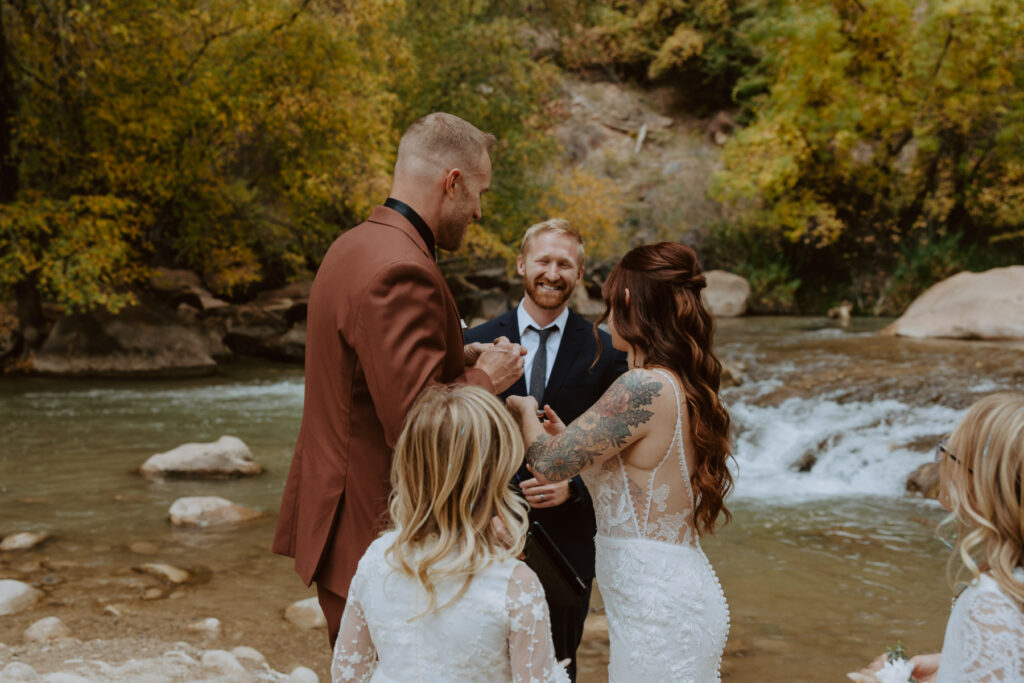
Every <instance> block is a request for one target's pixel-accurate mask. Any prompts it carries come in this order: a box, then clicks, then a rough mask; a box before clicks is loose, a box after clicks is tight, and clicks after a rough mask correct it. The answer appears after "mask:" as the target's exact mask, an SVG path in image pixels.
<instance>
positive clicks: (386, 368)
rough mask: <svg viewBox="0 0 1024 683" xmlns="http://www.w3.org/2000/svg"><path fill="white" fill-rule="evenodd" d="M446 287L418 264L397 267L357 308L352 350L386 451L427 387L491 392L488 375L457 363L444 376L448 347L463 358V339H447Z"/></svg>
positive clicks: (370, 287) (373, 284)
mask: <svg viewBox="0 0 1024 683" xmlns="http://www.w3.org/2000/svg"><path fill="white" fill-rule="evenodd" d="M444 286H445V285H444V282H443V280H440V278H439V277H438V275H437V274H436V273H431V272H430V271H428V270H426V269H425V268H423V266H422V265H420V264H418V263H415V262H407V261H403V262H396V263H392V264H390V265H388V266H387V267H385V268H384V270H382V271H381V272H380V274H379V275H378V277H376V278H374V281H373V282H371V283H370V284H369V285H368V286H367V288H366V291H365V295H364V297H363V300H362V301H361V302H360V303H359V311H358V313H357V322H356V325H357V333H356V335H355V339H354V340H353V346H354V347H355V351H356V354H357V355H358V356H359V358H360V360H361V361H362V363H363V367H364V371H365V373H366V382H367V385H368V386H369V389H370V395H371V396H372V397H373V404H374V407H375V409H376V411H377V416H378V418H379V419H380V422H381V425H383V427H384V437H385V440H386V441H387V444H388V446H391V447H394V445H395V442H396V441H397V440H398V435H399V433H400V432H401V430H402V425H403V423H404V421H405V416H406V413H408V412H409V408H410V407H411V406H412V403H413V401H415V400H416V397H417V396H419V394H420V392H421V391H422V390H423V388H424V387H426V386H427V385H428V384H434V383H444V382H449V383H451V382H468V383H470V384H477V385H479V386H482V387H484V388H485V389H487V390H488V391H493V390H494V388H493V385H492V384H491V381H490V378H489V377H488V376H487V374H486V373H484V372H483V371H481V370H475V369H472V368H465V367H464V366H462V364H461V363H460V366H461V369H462V370H463V372H462V373H461V374H460V375H458V376H457V377H452V378H446V377H444V368H445V361H446V357H447V356H448V354H449V353H451V352H452V350H451V349H449V344H458V356H459V358H460V359H461V358H463V351H462V338H461V337H457V338H456V339H447V338H446V334H445V321H446V319H447V317H446V316H448V315H454V312H453V311H449V310H448V307H449V303H448V298H447V297H446V296H445V294H446V292H445V291H444V290H442V289H441V288H442V287H444Z"/></svg>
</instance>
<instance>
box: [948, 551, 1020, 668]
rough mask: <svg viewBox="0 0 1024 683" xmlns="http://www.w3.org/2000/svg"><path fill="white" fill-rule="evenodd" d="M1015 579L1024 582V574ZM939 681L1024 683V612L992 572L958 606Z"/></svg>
mask: <svg viewBox="0 0 1024 683" xmlns="http://www.w3.org/2000/svg"><path fill="white" fill-rule="evenodd" d="M1015 576H1016V578H1017V579H1018V580H1019V581H1024V571H1022V570H1020V569H1018V570H1017V571H1016V572H1015ZM937 681H938V683H966V682H967V681H970V683H1024V612H1022V611H1021V608H1020V606H1019V605H1017V604H1016V603H1015V602H1014V601H1013V600H1012V599H1011V598H1010V597H1009V596H1007V595H1006V594H1005V593H1004V592H1003V591H1002V589H1000V588H999V584H998V583H996V582H995V580H994V579H993V578H992V577H990V576H989V575H987V574H982V575H981V577H980V578H979V579H978V580H977V581H975V582H973V583H972V584H971V585H970V586H968V587H967V589H966V590H964V592H963V593H961V594H960V597H959V598H957V600H956V604H955V605H954V606H953V611H952V613H950V615H949V622H948V623H947V624H946V636H945V639H944V640H943V643H942V663H941V664H940V665H939V676H938V679H937Z"/></svg>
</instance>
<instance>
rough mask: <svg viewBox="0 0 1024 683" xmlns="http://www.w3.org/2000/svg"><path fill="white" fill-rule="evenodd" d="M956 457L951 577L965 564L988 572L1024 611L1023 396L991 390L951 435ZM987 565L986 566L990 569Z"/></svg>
mask: <svg viewBox="0 0 1024 683" xmlns="http://www.w3.org/2000/svg"><path fill="white" fill-rule="evenodd" d="M948 448H949V451H951V452H952V453H954V454H955V455H956V458H957V461H955V462H954V461H953V460H952V459H951V458H950V459H949V462H944V463H943V464H942V466H943V467H945V468H948V469H946V474H948V476H947V477H946V482H945V486H946V490H947V493H948V494H949V501H950V509H951V511H952V515H951V516H952V518H953V520H952V521H955V523H956V524H957V527H958V529H957V540H956V545H955V546H954V553H953V555H952V557H950V566H949V569H950V575H951V578H953V577H954V576H955V574H956V573H957V572H956V570H957V569H958V568H959V567H958V565H959V566H960V567H966V568H967V570H968V571H969V572H970V574H971V575H972V578H976V577H977V576H978V575H979V574H981V572H982V571H983V570H984V571H987V572H988V574H989V575H990V576H991V577H992V578H993V579H995V581H996V583H998V584H999V587H1000V588H1001V589H1002V590H1003V593H1005V594H1006V595H1007V596H1008V597H1010V598H1011V599H1013V600H1014V601H1016V603H1017V605H1018V606H1019V607H1021V608H1022V609H1024V582H1022V581H1021V580H1020V579H1018V578H1017V577H1015V576H1014V571H1015V570H1017V569H1019V568H1021V567H1024V498H1022V493H1024V492H1022V490H1021V485H1022V478H1024V394H1011V393H1003V394H992V395H990V396H986V397H985V398H982V399H980V400H978V401H977V402H976V403H975V404H974V405H973V406H971V408H970V410H968V411H967V414H966V415H964V417H963V419H962V420H961V421H960V423H959V424H958V425H957V426H956V428H955V429H954V430H953V433H952V434H951V435H950V437H949V443H948ZM986 565H987V568H986Z"/></svg>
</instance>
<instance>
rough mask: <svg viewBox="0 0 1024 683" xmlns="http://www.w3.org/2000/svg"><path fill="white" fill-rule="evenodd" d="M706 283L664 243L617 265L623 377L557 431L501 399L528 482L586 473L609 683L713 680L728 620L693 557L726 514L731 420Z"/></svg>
mask: <svg viewBox="0 0 1024 683" xmlns="http://www.w3.org/2000/svg"><path fill="white" fill-rule="evenodd" d="M705 285H706V282H705V279H704V276H703V275H702V274H701V272H700V267H699V266H698V264H697V255H696V253H695V252H694V251H693V249H691V248H690V247H687V246H685V245H682V244H677V243H673V242H662V243H659V244H652V245H645V246H640V247H637V248H635V249H633V250H632V251H630V252H629V253H628V254H626V255H625V256H624V257H623V258H622V260H621V261H620V262H619V264H618V265H617V266H616V267H615V269H614V270H613V271H612V273H611V275H610V276H609V278H608V280H607V282H606V283H605V286H604V292H603V296H604V300H605V306H606V308H605V314H604V317H603V318H602V321H605V320H606V321H607V323H608V327H609V329H610V331H611V335H612V342H613V344H614V345H615V348H617V349H620V350H622V351H626V352H627V353H628V357H629V368H630V370H629V371H628V372H627V373H626V374H624V375H622V376H621V377H620V378H619V379H618V380H617V381H616V382H615V383H614V384H613V385H612V386H611V387H609V388H608V391H607V392H605V394H604V395H603V396H602V397H601V399H600V400H599V401H598V402H597V403H596V404H594V406H593V407H592V408H591V409H590V410H588V411H587V412H586V413H584V414H583V415H581V416H580V417H579V418H578V419H576V420H575V421H574V422H572V423H571V424H570V425H568V426H566V425H564V424H562V422H561V421H560V420H559V419H558V416H557V415H556V414H555V413H554V411H552V410H551V408H550V406H545V407H544V413H545V415H546V418H547V419H546V421H544V422H541V420H540V419H539V418H538V417H537V405H536V402H535V401H534V399H533V398H532V397H529V396H527V397H510V398H509V399H508V401H507V403H508V405H509V407H510V409H512V411H513V413H514V414H515V415H516V416H517V418H518V421H519V423H520V426H521V428H522V431H523V437H524V440H525V442H526V443H527V444H528V449H527V454H526V459H527V462H528V463H529V465H530V467H531V468H532V469H533V470H535V472H536V474H537V477H538V479H546V480H548V481H552V482H553V481H561V480H563V479H568V478H569V477H571V476H573V475H575V474H577V473H579V472H582V473H583V479H584V481H585V482H586V485H587V488H588V489H589V490H590V493H591V496H592V497H593V499H594V508H595V512H596V516H597V536H596V537H595V544H596V548H597V582H598V585H599V586H600V587H601V595H602V597H603V598H604V603H605V609H606V613H607V616H608V634H609V639H610V653H609V654H610V657H609V663H608V678H609V681H610V682H611V683H617V682H618V683H622V682H625V681H639V680H652V681H653V680H657V681H680V682H681V681H691V682H693V683H697V682H700V683H705V682H707V681H717V680H720V674H719V668H720V666H721V659H722V651H723V649H724V648H725V640H726V637H727V635H728V632H729V608H728V605H727V603H726V601H725V596H724V594H723V593H722V589H721V586H720V585H719V583H718V578H717V577H716V576H715V572H714V570H713V569H712V567H711V564H710V562H708V559H707V556H706V555H705V554H704V551H703V550H702V549H701V547H700V538H701V537H702V536H703V535H704V534H710V533H713V532H714V530H715V526H716V524H717V522H718V521H719V518H720V517H723V518H724V519H725V520H726V521H728V519H729V517H730V514H729V511H728V509H727V508H726V506H725V496H726V495H727V494H728V493H729V491H730V490H731V489H732V475H731V474H730V472H729V468H728V465H727V460H728V458H729V457H730V455H731V454H730V446H729V414H728V412H726V410H725V407H724V406H723V405H722V403H721V401H720V400H719V398H718V389H719V383H720V379H721V374H722V366H721V364H720V363H719V362H718V359H717V358H715V355H714V353H713V352H712V349H711V343H712V334H713V321H712V318H711V315H710V313H709V312H708V310H707V308H706V307H705V306H704V304H703V302H702V301H701V295H700V292H701V290H702V289H703V288H704V287H705Z"/></svg>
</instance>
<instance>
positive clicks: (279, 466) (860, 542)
mask: <svg viewBox="0 0 1024 683" xmlns="http://www.w3.org/2000/svg"><path fill="white" fill-rule="evenodd" d="M884 322H885V321H878V320H863V321H858V320H855V321H854V322H853V324H852V325H851V326H849V327H845V328H843V327H839V326H838V325H837V324H836V323H834V322H832V321H828V320H826V319H816V318H741V319H733V320H723V321H721V323H720V327H719V332H718V338H717V344H718V354H719V356H720V357H721V358H722V359H724V360H725V361H726V363H727V364H728V365H730V366H731V367H733V368H734V369H736V370H738V372H739V376H740V378H741V383H740V384H739V385H738V386H732V387H729V388H727V389H725V390H724V392H723V396H724V398H725V400H726V401H727V403H728V407H729V409H730V411H731V414H732V417H733V421H734V449H735V455H736V463H735V465H736V468H735V472H736V482H737V483H736V490H735V492H734V494H733V496H732V497H731V499H730V501H729V505H730V508H731V510H732V512H733V514H734V519H733V521H732V522H731V523H730V524H728V525H726V526H724V527H722V528H721V530H720V531H719V533H718V534H716V535H715V536H714V537H711V538H708V539H705V541H704V547H705V549H706V551H707V553H708V556H709V557H710V558H711V561H712V563H713V565H714V566H715V567H716V569H717V571H718V573H719V576H720V578H721V582H722V585H723V588H724V590H725V593H726V596H727V598H728V600H729V603H730V607H731V617H732V630H731V634H730V640H729V646H728V649H727V653H726V658H725V662H724V666H723V673H724V676H725V679H726V680H728V681H751V682H753V681H808V682H810V681H826V680H845V679H844V677H843V674H844V673H845V672H846V671H850V670H854V669H856V668H859V666H861V665H862V664H863V663H865V662H866V661H867V660H869V659H871V658H872V657H874V655H875V654H877V653H879V652H881V651H883V650H884V649H885V647H886V646H887V645H894V644H895V643H896V641H897V639H899V640H900V641H902V642H903V644H904V645H905V647H906V648H907V650H908V651H910V652H912V653H916V652H924V651H932V650H935V649H937V648H939V647H940V646H941V640H942V633H943V629H944V625H945V620H946V617H947V614H948V610H949V605H950V598H951V594H952V593H951V589H950V587H949V585H948V583H947V582H946V579H945V576H944V563H945V559H946V557H947V554H948V551H947V550H946V548H945V547H944V546H943V545H942V543H941V541H940V540H939V538H938V534H937V531H936V525H937V524H938V523H939V522H940V521H941V520H942V519H943V517H944V513H943V511H942V510H941V509H940V508H939V507H938V505H937V504H936V503H934V502H933V501H927V500H923V499H920V498H915V497H911V496H909V495H908V494H906V493H905V492H904V482H905V479H906V476H907V474H908V473H909V472H911V471H912V470H914V469H915V468H916V467H917V466H919V465H920V464H922V463H924V462H927V461H929V460H930V459H931V457H932V449H933V448H934V443H935V442H936V441H937V440H938V439H939V438H940V437H941V436H942V435H944V434H946V433H947V432H948V431H949V430H950V429H951V428H952V426H953V425H954V424H955V422H956V420H957V419H958V418H959V416H960V415H962V414H963V411H964V410H965V408H966V407H967V406H968V405H970V403H971V402H972V401H973V400H975V399H976V398H978V397H980V396H982V395H984V394H986V393H990V392H993V391H999V390H1017V391H1020V390H1021V389H1022V387H1024V346H1022V345H1019V344H1013V343H994V342H965V341H936V340H929V341H920V340H906V339H895V338H889V337H881V336H879V335H878V334H877V331H878V329H880V327H881V326H882V325H883V324H884ZM301 412H302V372H301V368H298V367H295V366H289V365H271V364H264V363H260V364H255V363H235V364H232V365H230V366H227V367H226V368H224V369H223V370H222V372H220V374H218V375H216V376H213V377H207V378H201V379H190V380H159V381H158V380H134V381H127V380H55V379H39V378H4V379H2V380H0V434H2V440H0V536H3V535H6V534H8V533H13V532H16V531H26V530H34V531H43V532H46V533H49V534H52V535H53V538H52V539H51V540H50V541H49V542H48V543H47V544H46V545H44V546H43V547H42V549H40V550H38V551H34V554H33V553H29V554H27V555H25V557H26V558H28V560H29V561H27V562H21V564H19V563H18V561H15V560H13V559H11V558H10V557H8V558H7V559H3V558H2V557H0V578H20V579H22V580H33V579H35V580H37V581H38V580H39V577H40V575H41V574H42V575H45V577H44V578H45V579H46V580H49V581H51V582H52V583H55V584H59V585H60V586H61V589H60V590H62V591H63V593H60V592H59V591H55V593H54V595H58V594H59V595H58V597H56V598H53V599H51V603H50V604H51V605H53V609H59V608H61V607H62V606H64V607H67V608H68V609H71V608H77V609H78V612H75V614H76V615H77V618H78V620H79V623H81V624H82V625H83V626H82V627H83V628H101V626H98V624H102V623H103V622H102V619H101V618H100V617H95V618H90V617H89V610H90V609H91V610H93V611H98V610H99V607H100V606H101V605H100V604H99V603H100V602H108V603H109V602H111V601H114V602H116V601H118V600H120V601H121V602H122V603H124V604H130V601H131V600H133V599H134V597H135V596H134V594H133V593H132V591H138V590H140V589H141V584H140V583H139V581H140V580H139V579H137V578H133V576H128V575H126V574H130V570H125V567H129V568H130V567H131V566H132V565H133V564H139V563H141V562H147V561H154V560H152V559H144V558H140V557H139V555H138V547H136V549H135V550H132V549H131V547H132V544H138V543H139V542H140V541H145V542H147V543H150V544H152V545H155V546H156V548H157V550H155V551H147V552H153V553H154V555H155V557H156V559H157V560H159V561H167V562H169V563H172V564H177V565H178V566H187V567H189V568H192V569H193V570H194V574H195V576H198V577H203V578H202V581H201V582H197V584H196V585H195V586H193V587H192V588H190V589H189V591H188V592H187V593H188V596H187V599H184V600H181V599H179V600H177V605H178V606H176V607H174V610H173V611H168V612H167V614H171V615H173V617H172V618H171V620H172V621H175V622H176V621H177V620H183V619H187V618H189V617H190V616H195V617H197V618H199V617H202V616H209V614H217V615H220V617H221V619H222V621H225V622H226V623H229V624H231V626H230V627H229V628H228V631H229V633H228V634H226V635H225V636H224V637H225V638H227V639H229V640H230V639H233V640H234V641H241V642H244V644H248V645H253V646H255V647H257V649H262V650H263V651H264V653H265V654H267V655H268V658H269V659H271V665H272V666H273V667H275V668H277V669H279V670H282V671H287V670H289V667H291V666H297V665H300V664H302V665H305V666H311V667H313V668H314V669H317V670H318V671H319V673H321V675H322V676H325V675H326V653H324V652H323V650H325V649H326V648H325V647H324V646H323V644H322V635H321V634H317V635H316V636H315V637H314V636H305V640H303V641H302V642H301V643H298V644H296V643H294V642H293V641H292V640H289V639H294V638H295V637H296V636H295V635H294V633H295V630H294V628H293V627H289V626H282V625H281V624H283V620H282V619H281V617H280V614H281V612H282V611H283V609H284V608H285V607H286V606H287V605H288V604H290V603H291V601H293V600H297V599H300V598H303V597H307V596H309V595H312V592H311V591H310V590H309V589H307V588H305V587H304V586H302V584H301V582H300V581H299V580H298V578H297V577H296V576H295V575H294V574H293V573H292V572H291V569H290V563H289V561H288V560H286V559H283V558H277V557H275V556H272V555H270V553H269V552H268V551H267V548H268V547H269V543H270V536H271V535H272V533H273V524H274V519H275V517H276V511H277V506H278V503H279V501H280V496H281V491H282V488H283V483H284V479H285V476H286V474H287V468H288V463H289V460H290V456H291V450H292V446H293V444H294V439H295V436H296V434H297V431H298V426H299V420H300V416H301ZM224 434H231V435H234V436H238V437H240V438H242V439H243V440H244V441H245V442H246V443H247V444H248V445H249V447H250V448H251V449H252V451H253V453H254V456H255V458H256V460H257V461H258V462H260V463H261V464H263V465H264V466H265V468H266V472H265V473H264V474H263V475H261V476H258V477H253V478H247V479H228V480H219V481H196V480H171V481H150V480H147V479H144V478H142V477H141V476H139V475H138V474H137V473H136V471H135V470H136V469H137V468H138V466H139V465H141V464H142V462H143V461H144V460H145V459H146V458H147V457H148V456H149V455H151V454H153V453H157V452H162V451H165V450H168V449H170V448H173V447H175V446H177V445H179V444H181V443H184V442H189V441H213V440H215V439H217V438H218V437H220V436H221V435H224ZM798 463H803V465H804V467H803V468H799V467H798V466H797V464H798ZM810 463H813V465H811V466H810V467H809V469H808V465H809V464H810ZM800 469H803V470H805V471H800ZM186 495H219V496H222V497H225V498H228V499H230V500H232V501H234V502H236V503H241V504H244V505H249V506H252V507H256V508H258V509H260V510H263V511H265V512H266V513H267V514H266V516H265V517H264V518H263V519H262V520H259V521H257V522H254V523H251V524H247V525H244V526H243V527H242V528H238V529H234V530H230V531H216V532H210V531H182V530H175V529H172V528H171V527H170V525H169V523H168V522H167V511H168V508H169V507H170V505H171V503H172V502H173V501H174V500H175V499H177V498H179V497H181V496H186ZM62 568H63V570H64V571H63V574H62ZM33 572H35V573H34V574H33ZM47 572H49V573H48V574H47ZM90 572H91V573H90ZM54 575H56V578H54ZM46 577H49V578H46ZM97 577H100V578H97ZM111 577H114V578H111ZM76 581H77V582H79V584H78V585H76V583H75V582H76ZM104 591H106V593H104ZM94 592H95V593H104V594H103V595H102V596H101V597H97V598H96V601H98V602H97V604H96V605H92V604H91V603H90V602H89V601H88V599H87V598H86V597H85V596H87V595H89V594H92V593H94ZM254 593H255V594H256V595H254ZM170 597H180V595H171V596H170ZM172 603H174V601H172V600H160V601H156V602H154V603H152V605H153V606H152V607H149V606H148V605H147V606H146V609H148V610H149V612H147V613H149V614H151V615H153V614H156V615H159V614H160V611H159V610H160V609H170V608H169V607H167V606H169V605H172ZM131 604H134V603H131ZM161 605H163V607H161ZM182 606H184V607H182ZM128 611H129V612H131V611H132V610H128ZM144 611H145V610H142V608H138V609H136V612H137V613H138V614H139V615H140V618H142V617H141V615H142V613H143V612H144ZM40 616H44V615H42V614H38V613H37V614H34V616H33V618H39V617H40ZM4 619H6V620H7V621H6V622H5V621H4ZM26 620H28V621H26ZM23 623H31V620H29V618H28V617H24V618H23V619H22V621H17V620H14V618H12V617H6V618H4V617H0V642H8V643H11V642H15V641H17V640H18V635H17V633H20V631H17V633H16V632H15V631H16V628H23ZM123 623H124V624H126V625H128V627H130V624H131V621H130V619H127V618H126V619H125V620H123ZM140 623H142V622H140ZM145 623H147V624H148V623H150V622H145ZM178 626H179V624H177V623H174V624H171V623H168V624H167V625H166V626H165V627H164V628H166V629H167V630H169V631H174V630H175V629H176V628H177V627H178ZM140 628H141V627H140ZM146 628H150V627H149V626H146ZM153 628H160V627H159V626H157V627H153ZM168 638H169V640H176V639H183V638H185V636H182V635H179V634H178V633H177V632H175V633H173V634H169V635H168ZM582 653H583V655H582V659H581V670H582V672H583V673H582V675H581V681H584V682H588V681H602V680H604V678H603V674H602V673H601V669H602V657H604V656H606V655H605V654H604V653H605V649H604V646H603V644H602V643H601V642H599V641H592V642H590V643H589V644H585V647H584V648H583V649H582ZM310 658H312V659H314V660H316V661H308V660H309V659H310ZM0 668H2V667H0Z"/></svg>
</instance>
